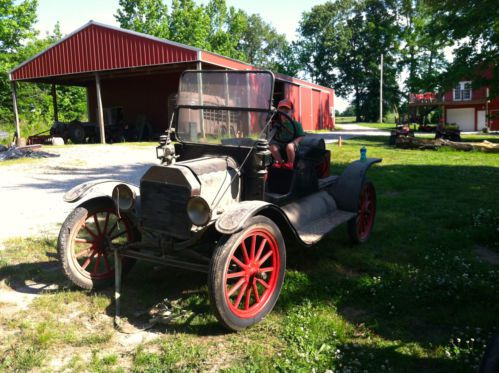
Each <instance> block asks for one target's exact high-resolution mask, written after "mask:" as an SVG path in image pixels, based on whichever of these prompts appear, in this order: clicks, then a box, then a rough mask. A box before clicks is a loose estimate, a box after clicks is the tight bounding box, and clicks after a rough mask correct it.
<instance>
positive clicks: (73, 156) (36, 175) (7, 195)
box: [0, 124, 390, 247]
mask: <svg viewBox="0 0 499 373" xmlns="http://www.w3.org/2000/svg"><path fill="white" fill-rule="evenodd" d="M341 126H342V128H343V131H335V132H322V133H320V134H314V135H311V136H319V137H323V138H324V139H325V140H326V143H330V142H336V141H337V140H338V138H339V136H342V139H344V140H345V139H348V138H353V137H358V136H389V135H390V132H388V131H382V130H377V129H372V128H366V127H361V126H357V125H352V124H346V125H345V124H342V125H341ZM154 147H155V145H151V146H137V145H133V144H130V145H78V146H68V147H57V148H51V147H50V146H45V147H43V151H46V152H49V153H53V154H57V155H59V157H54V158H43V159H40V160H34V161H33V162H28V163H19V164H13V165H8V166H6V165H2V164H0V208H1V209H2V213H1V214H0V244H1V242H2V240H4V239H6V238H9V237H27V236H38V235H48V236H50V237H55V236H57V234H58V232H59V228H60V225H61V224H62V222H63V221H64V219H65V218H66V216H67V215H68V214H69V212H70V211H71V210H72V209H73V208H74V207H75V205H74V204H69V203H65V202H64V201H63V200H62V196H63V195H64V193H65V192H66V191H68V190H69V189H71V188H72V187H74V186H76V185H78V184H81V183H83V182H87V181H91V180H95V179H101V178H105V179H108V178H113V179H114V178H115V179H120V180H124V181H128V182H132V183H135V184H138V183H139V180H140V177H141V176H142V175H143V174H144V172H145V171H146V170H147V169H148V167H149V166H150V165H152V164H158V163H159V161H158V160H157V159H156V152H155V149H154ZM0 247H1V246H0Z"/></svg>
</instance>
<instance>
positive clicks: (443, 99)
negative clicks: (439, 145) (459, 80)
mask: <svg viewBox="0 0 499 373" xmlns="http://www.w3.org/2000/svg"><path fill="white" fill-rule="evenodd" d="M446 122H447V118H446V117H445V93H444V95H443V96H442V126H445V123H446Z"/></svg>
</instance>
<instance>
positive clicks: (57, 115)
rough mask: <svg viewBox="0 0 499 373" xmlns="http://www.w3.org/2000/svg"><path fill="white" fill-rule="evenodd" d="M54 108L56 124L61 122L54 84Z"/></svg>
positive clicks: (53, 85)
mask: <svg viewBox="0 0 499 373" xmlns="http://www.w3.org/2000/svg"><path fill="white" fill-rule="evenodd" d="M52 106H53V107H54V122H59V108H58V107H57V90H56V88H55V84H52Z"/></svg>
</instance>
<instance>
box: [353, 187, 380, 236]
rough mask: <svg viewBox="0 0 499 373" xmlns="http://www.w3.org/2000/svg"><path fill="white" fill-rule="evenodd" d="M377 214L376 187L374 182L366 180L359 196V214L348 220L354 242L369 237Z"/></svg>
mask: <svg viewBox="0 0 499 373" xmlns="http://www.w3.org/2000/svg"><path fill="white" fill-rule="evenodd" d="M375 215H376V189H374V185H373V183H371V182H370V181H365V182H364V184H362V188H361V190H360V196H359V208H358V211H357V216H356V217H355V218H353V219H351V220H350V221H349V222H348V233H349V235H350V239H351V240H352V241H353V242H354V243H364V242H366V241H367V240H368V239H369V236H370V235H371V231H372V229H373V226H374V217H375Z"/></svg>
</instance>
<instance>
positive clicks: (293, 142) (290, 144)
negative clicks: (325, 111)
mask: <svg viewBox="0 0 499 373" xmlns="http://www.w3.org/2000/svg"><path fill="white" fill-rule="evenodd" d="M277 108H278V109H279V111H282V112H283V113H286V114H288V116H289V117H290V118H293V103H292V102H291V101H290V100H288V99H284V100H281V101H280V102H279V105H277ZM279 119H280V123H279V125H278V126H277V129H276V133H275V135H274V137H273V139H272V140H271V141H270V152H271V153H272V156H273V157H274V161H275V162H274V165H273V167H276V168H285V169H289V170H292V169H293V167H294V162H295V154H296V150H297V149H298V146H299V144H300V141H301V140H302V139H303V136H305V132H304V131H303V127H302V125H301V123H300V122H297V121H295V120H292V122H291V121H290V120H289V119H288V117H287V116H285V115H282V114H281V115H280V118H279ZM283 153H285V154H286V156H287V161H286V162H285V161H284V160H283V157H282V154H283Z"/></svg>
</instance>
